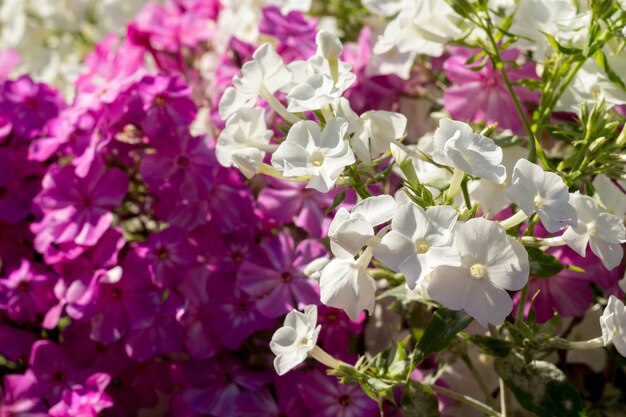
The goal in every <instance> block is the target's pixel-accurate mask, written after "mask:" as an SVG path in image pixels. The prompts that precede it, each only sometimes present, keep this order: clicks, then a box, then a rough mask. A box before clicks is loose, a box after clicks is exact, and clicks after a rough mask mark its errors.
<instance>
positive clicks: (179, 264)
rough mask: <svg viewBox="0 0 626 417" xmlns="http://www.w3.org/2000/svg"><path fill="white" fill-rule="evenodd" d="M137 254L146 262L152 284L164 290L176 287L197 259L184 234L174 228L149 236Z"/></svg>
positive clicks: (194, 250)
mask: <svg viewBox="0 0 626 417" xmlns="http://www.w3.org/2000/svg"><path fill="white" fill-rule="evenodd" d="M139 253H140V255H141V256H142V257H143V258H145V259H146V261H147V264H148V268H149V271H150V277H151V278H152V282H154V284H155V285H157V286H159V287H164V288H172V287H175V286H177V285H178V284H179V283H180V281H181V280H182V278H183V277H184V276H185V274H186V271H187V270H188V269H189V268H191V267H193V266H194V265H195V264H196V258H197V253H196V249H195V247H194V246H193V245H192V243H191V242H190V241H189V239H188V238H187V236H186V233H185V232H184V231H183V230H180V229H178V228H176V227H169V228H167V229H165V230H164V231H162V232H158V233H153V234H151V235H150V237H148V240H147V241H146V243H145V244H144V245H142V247H141V250H140V251H139Z"/></svg>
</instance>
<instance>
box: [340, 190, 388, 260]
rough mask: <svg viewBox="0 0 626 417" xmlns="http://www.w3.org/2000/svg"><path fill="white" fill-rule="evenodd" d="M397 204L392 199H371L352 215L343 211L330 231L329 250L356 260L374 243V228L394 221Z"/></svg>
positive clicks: (357, 206) (357, 208) (382, 197)
mask: <svg viewBox="0 0 626 417" xmlns="http://www.w3.org/2000/svg"><path fill="white" fill-rule="evenodd" d="M395 210H396V203H395V201H394V199H393V197H392V196H390V195H379V196H376V197H368V198H366V199H365V200H362V201H360V202H359V203H357V204H356V205H355V206H354V208H353V209H352V213H350V212H348V210H346V209H345V208H343V207H341V208H340V209H339V210H338V211H337V214H335V218H334V219H333V221H332V223H331V224H330V228H329V229H328V237H329V238H330V249H331V250H332V252H333V254H334V255H335V256H337V257H339V258H353V257H354V256H356V254H357V253H359V252H360V251H361V249H362V248H363V246H365V245H366V244H371V246H374V245H375V242H372V241H373V240H375V239H372V238H373V237H374V234H375V233H374V227H375V226H378V225H380V224H382V223H385V222H387V221H389V220H390V219H391V217H392V216H393V213H394V211H395Z"/></svg>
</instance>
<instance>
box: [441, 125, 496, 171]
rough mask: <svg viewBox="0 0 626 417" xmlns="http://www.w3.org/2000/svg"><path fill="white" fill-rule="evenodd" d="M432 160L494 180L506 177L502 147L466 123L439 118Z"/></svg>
mask: <svg viewBox="0 0 626 417" xmlns="http://www.w3.org/2000/svg"><path fill="white" fill-rule="evenodd" d="M433 160H434V161H435V162H437V163H438V164H441V165H447V166H452V167H455V168H459V169H460V170H462V171H464V172H466V173H468V174H471V175H476V176H479V177H481V178H484V179H487V180H490V181H494V182H497V183H502V182H504V181H505V180H506V168H504V165H502V164H501V162H502V149H501V148H500V147H499V146H498V145H496V143H495V142H494V141H493V140H492V139H489V138H488V137H486V136H483V135H480V134H477V133H474V132H473V131H472V128H471V127H470V125H468V124H467V123H463V122H457V121H454V120H450V119H447V118H444V119H441V120H440V121H439V128H437V130H436V131H435V151H434V152H433Z"/></svg>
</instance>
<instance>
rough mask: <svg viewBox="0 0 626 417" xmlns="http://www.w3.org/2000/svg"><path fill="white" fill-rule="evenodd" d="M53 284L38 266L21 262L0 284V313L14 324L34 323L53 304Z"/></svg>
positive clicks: (52, 277) (54, 281) (51, 279)
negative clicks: (0, 311) (2, 312)
mask: <svg viewBox="0 0 626 417" xmlns="http://www.w3.org/2000/svg"><path fill="white" fill-rule="evenodd" d="M56 281H57V278H56V277H54V276H52V275H51V274H49V273H47V272H46V271H44V270H43V269H42V268H41V267H40V266H39V265H34V264H31V263H30V262H28V261H26V260H23V261H22V263H21V265H20V267H19V269H17V270H15V271H13V272H12V273H10V274H9V276H8V277H7V279H2V280H0V309H2V310H6V313H7V316H9V318H11V319H12V320H15V321H16V322H18V323H25V322H29V321H36V320H37V316H38V315H39V314H42V313H45V312H46V311H48V309H49V308H50V307H52V305H53V304H54V293H53V292H52V289H53V288H54V284H55V283H56Z"/></svg>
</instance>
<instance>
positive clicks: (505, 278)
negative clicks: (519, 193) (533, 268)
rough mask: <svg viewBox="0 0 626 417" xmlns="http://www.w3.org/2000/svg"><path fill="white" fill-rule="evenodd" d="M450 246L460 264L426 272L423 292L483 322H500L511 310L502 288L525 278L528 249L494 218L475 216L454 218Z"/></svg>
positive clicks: (513, 287)
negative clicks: (428, 274) (462, 220)
mask: <svg viewBox="0 0 626 417" xmlns="http://www.w3.org/2000/svg"><path fill="white" fill-rule="evenodd" d="M454 246H456V247H457V249H458V250H459V252H460V254H461V266H440V267H438V268H437V269H435V270H434V271H433V273H432V274H431V280H430V283H429V284H428V295H429V296H430V297H431V298H432V299H433V300H435V301H438V302H440V303H441V304H443V305H444V306H445V307H447V308H449V309H452V310H465V312H467V314H469V315H470V316H472V317H474V318H475V319H476V320H477V321H478V322H479V323H480V324H481V325H482V326H483V327H487V324H488V323H492V324H500V323H502V321H504V319H505V318H506V316H508V315H509V313H510V312H511V310H512V309H513V301H512V300H511V297H510V296H509V294H508V293H507V291H517V290H519V289H520V288H522V287H523V286H524V285H526V282H527V281H528V273H529V263H528V254H527V253H526V250H525V249H524V247H523V246H522V245H521V244H520V243H519V242H518V241H516V240H515V239H513V238H512V237H510V236H508V235H507V234H506V232H505V231H504V229H503V228H502V227H500V226H499V225H498V224H497V223H495V222H491V221H489V220H486V219H482V218H476V219H472V220H469V221H468V222H467V223H457V226H456V230H455V232H454Z"/></svg>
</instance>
